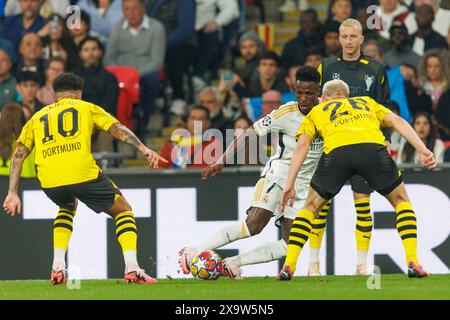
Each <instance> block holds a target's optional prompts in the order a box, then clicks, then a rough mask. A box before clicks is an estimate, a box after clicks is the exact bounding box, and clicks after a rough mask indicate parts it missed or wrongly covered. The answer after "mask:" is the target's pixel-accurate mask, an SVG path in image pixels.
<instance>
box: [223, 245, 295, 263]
mask: <svg viewBox="0 0 450 320" xmlns="http://www.w3.org/2000/svg"><path fill="white" fill-rule="evenodd" d="M286 252H287V244H286V242H284V240H279V241H274V242H268V243H266V244H264V245H262V246H260V247H257V248H255V249H253V250H251V251H249V252H245V253H243V254H240V255H237V256H235V257H232V258H230V260H231V261H232V262H234V263H236V264H238V265H239V266H246V265H249V264H257V263H264V262H269V261H274V260H278V259H281V258H283V257H285V256H286Z"/></svg>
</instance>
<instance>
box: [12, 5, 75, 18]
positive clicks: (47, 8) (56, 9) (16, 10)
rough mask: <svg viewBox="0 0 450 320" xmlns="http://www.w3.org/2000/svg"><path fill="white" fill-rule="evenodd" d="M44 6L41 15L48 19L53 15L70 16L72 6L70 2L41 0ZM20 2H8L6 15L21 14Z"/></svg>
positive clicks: (40, 11)
mask: <svg viewBox="0 0 450 320" xmlns="http://www.w3.org/2000/svg"><path fill="white" fill-rule="evenodd" d="M41 1H42V5H41V8H40V10H39V14H40V15H41V16H42V17H43V18H45V19H46V18H48V17H49V16H50V15H51V14H52V13H57V14H59V15H61V16H66V14H68V12H67V8H68V7H69V6H70V1H69V0H41ZM21 13H22V10H21V8H20V0H8V1H7V2H6V6H5V15H6V16H13V15H17V14H21Z"/></svg>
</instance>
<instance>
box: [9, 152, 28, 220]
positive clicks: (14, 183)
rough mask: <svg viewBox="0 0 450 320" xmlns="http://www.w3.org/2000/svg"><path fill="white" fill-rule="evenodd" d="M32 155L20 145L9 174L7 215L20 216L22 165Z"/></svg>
mask: <svg viewBox="0 0 450 320" xmlns="http://www.w3.org/2000/svg"><path fill="white" fill-rule="evenodd" d="M29 154H30V150H28V148H27V147H25V146H24V145H23V144H19V145H18V147H17V149H16V151H15V152H14V155H13V157H12V160H11V167H10V173H9V189H8V196H7V197H6V199H5V202H4V203H3V208H4V209H5V211H6V213H7V214H9V215H11V216H14V215H15V214H16V213H17V214H20V209H21V202H20V197H19V180H20V173H21V172H22V165H23V162H24V161H25V159H26V158H27V157H28V155H29Z"/></svg>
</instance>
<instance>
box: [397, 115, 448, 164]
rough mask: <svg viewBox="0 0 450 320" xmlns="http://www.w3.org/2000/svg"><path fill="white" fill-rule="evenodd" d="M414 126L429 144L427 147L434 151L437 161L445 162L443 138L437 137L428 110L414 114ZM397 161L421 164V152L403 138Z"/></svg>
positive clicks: (426, 143) (422, 138) (438, 162)
mask: <svg viewBox="0 0 450 320" xmlns="http://www.w3.org/2000/svg"><path fill="white" fill-rule="evenodd" d="M413 128H414V130H415V131H416V132H417V135H418V136H419V138H420V139H421V140H422V141H423V143H424V144H425V145H426V146H427V148H428V149H429V150H432V151H433V153H434V156H435V159H436V163H437V164H440V163H443V162H444V153H445V145H444V142H442V140H441V139H438V138H436V134H435V131H434V130H433V124H432V120H431V116H430V115H429V114H428V113H426V112H418V113H417V114H416V115H415V116H414V120H413ZM396 161H397V163H398V164H403V163H414V164H420V160H419V154H418V153H417V151H416V150H415V149H414V147H413V146H412V145H411V144H410V143H409V142H407V141H406V140H405V139H402V141H401V143H400V147H399V149H398V154H397V159H396Z"/></svg>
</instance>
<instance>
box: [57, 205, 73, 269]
mask: <svg viewBox="0 0 450 320" xmlns="http://www.w3.org/2000/svg"><path fill="white" fill-rule="evenodd" d="M74 216H75V210H68V209H63V208H60V209H59V211H58V215H57V216H56V219H55V222H54V223H53V267H52V268H53V269H54V270H62V269H65V268H66V251H67V247H68V246H69V241H70V237H71V236H72V230H73V218H74Z"/></svg>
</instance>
